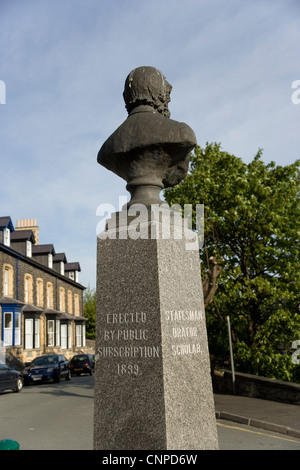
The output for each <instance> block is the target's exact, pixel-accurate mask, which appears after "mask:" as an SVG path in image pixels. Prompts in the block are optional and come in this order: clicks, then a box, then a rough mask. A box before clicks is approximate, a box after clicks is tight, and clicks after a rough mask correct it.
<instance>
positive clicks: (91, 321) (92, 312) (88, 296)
mask: <svg viewBox="0 0 300 470" xmlns="http://www.w3.org/2000/svg"><path fill="white" fill-rule="evenodd" d="M83 309H84V316H85V318H87V322H86V337H87V339H95V337H96V291H95V289H91V288H90V287H88V288H87V289H86V290H85V292H84V295H83Z"/></svg>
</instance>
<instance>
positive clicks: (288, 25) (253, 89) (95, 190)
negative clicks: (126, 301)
mask: <svg viewBox="0 0 300 470" xmlns="http://www.w3.org/2000/svg"><path fill="white" fill-rule="evenodd" d="M299 44H300V2H299V0H294V1H293V0H281V1H279V0H272V1H271V0H265V1H264V0H252V1H251V2H249V1H245V0H226V1H225V0H63V1H61V0H0V80H2V81H4V82H5V85H6V104H0V158H1V181H0V215H1V216H6V215H10V216H11V217H12V219H13V222H14V223H15V225H16V223H17V219H19V218H34V217H35V218H36V219H37V223H38V225H39V227H40V243H53V244H54V246H55V250H56V252H62V251H63V252H65V253H66V255H67V259H68V261H70V262H71V261H79V262H80V264H81V267H82V272H81V275H80V281H81V283H82V284H84V285H85V286H88V285H90V286H91V287H95V279H96V227H97V224H98V223H99V221H100V218H99V216H97V215H96V210H97V207H98V206H99V205H100V204H112V205H113V206H114V207H115V208H116V210H118V209H119V207H118V206H119V197H120V196H122V197H126V196H127V191H126V189H125V185H126V183H125V181H123V180H121V179H120V178H118V177H117V176H115V175H114V174H112V173H110V172H109V171H107V170H106V169H104V168H102V167H100V165H98V163H97V161H96V157H97V153H98V150H99V148H100V147H101V145H102V144H103V142H104V141H105V140H106V139H107V137H108V136H109V135H110V134H111V133H112V132H113V131H114V130H115V129H116V128H117V127H118V126H119V125H120V124H121V123H122V122H123V121H124V120H125V119H126V117H127V113H126V110H125V106H124V102H123V98H122V93H123V88H124V81H125V78H126V76H127V75H128V73H129V72H130V71H131V70H132V69H133V68H135V67H138V66H141V65H151V66H154V67H157V68H158V69H160V70H161V71H162V72H163V74H164V75H165V76H166V78H167V80H168V81H169V82H170V83H171V84H172V86H173V91H172V94H171V103H170V106H169V109H170V111H171V118H172V119H176V120H179V121H183V122H186V123H187V124H189V125H190V126H191V127H192V129H193V130H194V132H195V134H196V137H197V140H198V143H199V144H200V145H203V146H204V145H205V143H206V142H220V143H221V145H222V147H223V149H224V150H225V151H227V152H230V153H232V154H234V155H236V156H239V157H241V158H242V159H243V160H244V161H245V162H246V163H248V162H250V161H251V160H252V159H253V157H254V155H255V154H256V152H257V150H258V149H259V148H263V149H264V153H263V159H264V161H266V162H269V161H271V160H273V161H275V162H276V163H277V164H278V165H287V164H290V163H293V162H294V161H295V160H296V159H297V158H299V157H300V150H299V143H300V132H299V124H300V104H299V105H297V104H293V103H292V100H291V96H292V93H293V91H294V90H293V89H292V88H291V86H292V82H293V81H295V80H300V61H299V54H300V48H299Z"/></svg>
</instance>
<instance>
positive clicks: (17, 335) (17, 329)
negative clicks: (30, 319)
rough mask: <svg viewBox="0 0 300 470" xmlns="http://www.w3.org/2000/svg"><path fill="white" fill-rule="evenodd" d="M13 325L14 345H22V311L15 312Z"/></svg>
mask: <svg viewBox="0 0 300 470" xmlns="http://www.w3.org/2000/svg"><path fill="white" fill-rule="evenodd" d="M16 325H17V326H16ZM13 326H14V346H20V345H21V313H20V312H15V314H14V321H13Z"/></svg>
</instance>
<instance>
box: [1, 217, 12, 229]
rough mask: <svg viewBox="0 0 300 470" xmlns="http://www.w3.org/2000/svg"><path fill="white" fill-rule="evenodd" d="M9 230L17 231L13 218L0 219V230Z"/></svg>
mask: <svg viewBox="0 0 300 470" xmlns="http://www.w3.org/2000/svg"><path fill="white" fill-rule="evenodd" d="M4 228H9V230H11V231H12V232H14V231H15V229H14V226H13V223H12V221H11V218H10V217H9V216H5V217H0V230H1V229H4Z"/></svg>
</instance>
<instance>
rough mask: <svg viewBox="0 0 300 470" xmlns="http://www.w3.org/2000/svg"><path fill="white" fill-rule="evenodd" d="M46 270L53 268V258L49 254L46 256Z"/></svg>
mask: <svg viewBox="0 0 300 470" xmlns="http://www.w3.org/2000/svg"><path fill="white" fill-rule="evenodd" d="M48 268H51V269H52V268H53V256H52V254H51V253H49V254H48Z"/></svg>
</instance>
